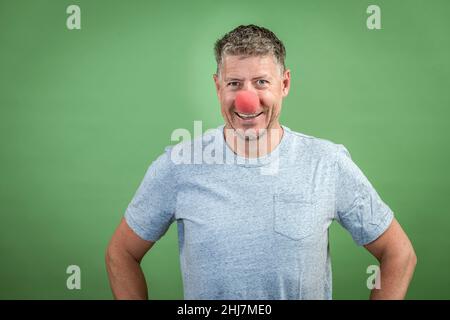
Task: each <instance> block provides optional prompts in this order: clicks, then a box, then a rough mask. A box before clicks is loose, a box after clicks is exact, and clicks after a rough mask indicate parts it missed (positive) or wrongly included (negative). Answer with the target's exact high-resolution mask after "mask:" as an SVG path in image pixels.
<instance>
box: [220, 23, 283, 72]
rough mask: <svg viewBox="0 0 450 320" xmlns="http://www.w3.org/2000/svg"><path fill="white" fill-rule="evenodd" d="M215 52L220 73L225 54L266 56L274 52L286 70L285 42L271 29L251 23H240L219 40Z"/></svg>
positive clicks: (277, 60)
mask: <svg viewBox="0 0 450 320" xmlns="http://www.w3.org/2000/svg"><path fill="white" fill-rule="evenodd" d="M214 53H215V56H216V62H217V73H219V70H220V67H221V66H222V62H223V58H224V56H225V55H234V56H239V55H242V56H266V55H270V54H272V55H273V56H274V57H275V59H276V62H277V63H278V64H279V65H280V67H281V68H280V70H281V72H284V70H286V66H285V62H284V61H285V60H286V49H285V48H284V45H283V42H281V40H280V39H278V38H277V36H276V35H275V34H274V33H273V32H272V31H270V30H268V29H266V28H263V27H259V26H255V25H253V24H250V25H246V26H245V25H240V26H239V27H237V28H235V29H233V30H231V31H230V32H228V33H227V34H225V35H224V36H223V37H222V38H221V39H219V40H217V41H216V43H215V45H214Z"/></svg>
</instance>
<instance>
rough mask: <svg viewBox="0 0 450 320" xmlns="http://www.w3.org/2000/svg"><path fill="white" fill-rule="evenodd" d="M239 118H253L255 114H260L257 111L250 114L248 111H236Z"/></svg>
mask: <svg viewBox="0 0 450 320" xmlns="http://www.w3.org/2000/svg"><path fill="white" fill-rule="evenodd" d="M236 113H237V114H238V115H239V116H240V117H241V118H245V119H250V118H254V117H256V116H257V115H259V114H260V112H259V113H251V114H249V113H239V112H236Z"/></svg>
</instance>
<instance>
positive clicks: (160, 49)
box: [0, 0, 450, 299]
mask: <svg viewBox="0 0 450 320" xmlns="http://www.w3.org/2000/svg"><path fill="white" fill-rule="evenodd" d="M70 4H78V5H79V6H80V7H81V30H68V29H67V28H66V19H67V17H68V14H66V8H67V6H68V5H70ZM369 4H377V5H379V6H380V7H381V19H382V30H368V29H367V27H366V19H367V17H368V14H367V13H366V9H367V7H368V5H369ZM449 12H450V1H446V0H442V1H436V0H435V1H421V0H417V1H381V0H376V1H365V0H354V1H331V0H330V1H317V0H311V1H263V0H258V1H235V0H233V1H223V2H219V1H56V0H55V1H16V0H14V1H13V0H10V1H4V0H1V1H0V145H1V153H0V154H1V158H0V212H1V221H0V298H2V299H17V298H24V299H37V298H40V299H111V298H112V294H111V291H110V288H109V284H108V280H107V275H106V271H105V266H104V252H105V248H106V245H107V243H108V241H109V239H110V237H111V235H112V232H113V230H114V229H115V227H116V226H117V224H118V223H119V221H120V218H121V217H122V215H123V213H124V210H125V208H126V206H127V205H128V203H129V201H130V200H131V198H132V196H133V195H134V192H135V191H136V189H137V187H138V185H139V183H140V181H141V180H142V178H143V176H144V173H145V171H146V169H147V167H148V166H149V164H150V163H151V162H152V161H153V160H154V159H155V158H156V157H157V156H158V155H159V154H161V153H162V151H163V148H164V146H166V145H169V144H172V142H171V141H170V135H171V133H172V131H173V130H174V129H176V128H187V129H189V130H190V131H191V132H192V131H193V121H194V120H202V121H203V128H204V129H208V128H213V127H216V126H218V125H219V124H221V123H222V118H221V115H220V112H219V104H218V101H217V98H216V96H215V90H214V85H213V81H212V74H213V73H214V71H215V62H214V57H213V44H214V41H215V40H216V39H217V38H219V37H220V36H222V35H223V34H224V33H225V32H228V31H229V30H231V29H232V28H234V27H235V26H237V25H239V24H249V23H255V24H259V25H263V26H265V27H267V28H269V29H271V30H273V31H274V32H275V33H276V34H277V35H278V36H279V37H280V38H281V39H282V40H283V41H284V43H285V46H286V47H287V65H288V66H289V67H290V69H291V71H292V88H291V92H290V95H289V96H288V97H287V98H286V99H285V101H284V105H283V113H282V117H281V122H282V123H283V124H285V125H287V126H288V127H290V128H291V129H293V130H295V131H300V132H303V133H306V134H310V135H314V136H317V137H321V138H325V139H328V140H331V141H334V142H337V143H342V144H344V145H345V146H346V147H347V148H348V149H349V151H350V152H351V154H352V157H353V159H354V161H355V162H356V163H357V164H358V165H359V167H360V168H361V169H362V170H363V172H364V173H365V174H366V175H367V177H368V178H369V180H370V181H371V182H372V184H373V185H374V186H375V188H376V189H377V191H378V192H379V194H380V195H381V197H382V198H383V200H384V201H385V202H386V203H387V204H388V205H389V206H390V207H391V208H392V210H393V211H394V212H395V214H396V217H397V219H398V220H399V221H400V223H401V224H402V226H403V227H404V229H405V230H406V232H407V233H408V235H409V236H410V238H411V240H412V242H413V244H414V246H415V249H416V253H417V255H418V265H417V268H416V273H415V276H414V279H413V282H412V283H411V286H410V290H409V293H408V296H407V298H410V299H431V298H433V299H449V298H450V275H449V270H450V254H449V253H450V238H449V236H448V234H449V233H448V230H449V227H450V210H449V202H448V196H449V194H450V187H449V182H448V181H449V178H450V171H449V170H448V164H449V155H450V152H449V146H450V141H449V140H450V139H449V138H450V132H449V119H450V118H449V117H450V111H449V106H450V93H449V89H450V79H449V74H450V60H449V57H450V40H449V39H450V37H449V31H450V20H449V19H448V13H449ZM330 246H331V254H332V259H333V276H334V280H333V286H334V294H333V296H334V298H335V299H366V298H367V297H368V295H369V290H368V289H367V287H366V279H367V277H368V274H366V268H367V266H368V265H370V264H376V260H375V259H374V258H372V257H371V255H370V254H369V253H368V252H367V251H365V250H364V249H363V248H361V247H357V246H356V245H355V244H354V243H353V241H352V239H351V237H350V235H349V234H348V233H347V232H346V231H345V230H344V229H343V228H342V227H340V226H339V225H337V224H333V225H332V228H331V239H330ZM71 264H75V265H79V266H80V268H81V285H82V288H81V290H68V289H67V288H66V279H67V277H68V275H67V274H66V268H67V266H68V265H71ZM143 268H144V271H145V273H146V276H147V281H148V285H149V292H150V298H151V299H182V298H183V293H182V282H181V274H180V269H179V260H178V247H177V234H176V224H173V225H172V226H171V228H170V229H169V231H168V233H167V234H166V236H164V237H163V238H162V239H161V240H160V241H159V242H157V243H156V244H155V246H154V247H153V249H152V250H151V251H150V252H149V253H148V254H147V256H146V257H145V258H144V261H143Z"/></svg>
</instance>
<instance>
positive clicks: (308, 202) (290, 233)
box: [273, 192, 316, 240]
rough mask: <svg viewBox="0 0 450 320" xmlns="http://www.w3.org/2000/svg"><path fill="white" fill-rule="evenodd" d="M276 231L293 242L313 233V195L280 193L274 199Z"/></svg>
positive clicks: (306, 193)
mask: <svg viewBox="0 0 450 320" xmlns="http://www.w3.org/2000/svg"><path fill="white" fill-rule="evenodd" d="M273 202H274V210H273V214H274V216H273V218H274V231H275V232H277V233H279V234H281V235H283V236H286V237H288V238H290V239H292V240H301V239H303V238H306V237H308V236H310V235H311V234H312V233H313V226H314V221H315V219H316V215H315V202H314V201H313V197H312V195H311V193H308V192H305V193H278V194H274V197H273Z"/></svg>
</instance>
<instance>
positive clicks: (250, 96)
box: [234, 91, 259, 113]
mask: <svg viewBox="0 0 450 320" xmlns="http://www.w3.org/2000/svg"><path fill="white" fill-rule="evenodd" d="M234 105H235V107H236V111H237V112H239V113H255V112H256V111H257V110H258V107H259V98H258V95H257V94H256V93H254V92H252V91H239V92H238V93H237V94H236V98H235V100H234Z"/></svg>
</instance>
